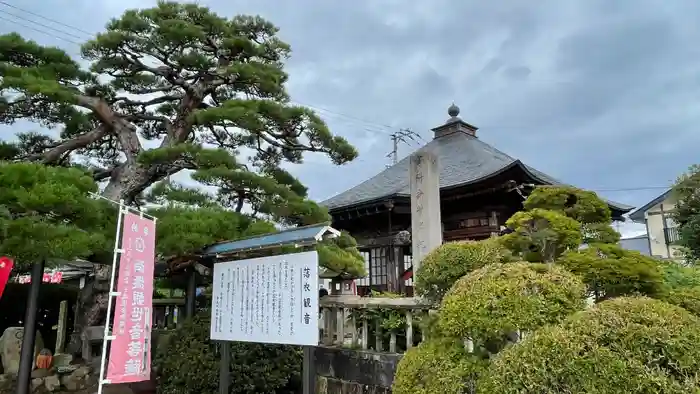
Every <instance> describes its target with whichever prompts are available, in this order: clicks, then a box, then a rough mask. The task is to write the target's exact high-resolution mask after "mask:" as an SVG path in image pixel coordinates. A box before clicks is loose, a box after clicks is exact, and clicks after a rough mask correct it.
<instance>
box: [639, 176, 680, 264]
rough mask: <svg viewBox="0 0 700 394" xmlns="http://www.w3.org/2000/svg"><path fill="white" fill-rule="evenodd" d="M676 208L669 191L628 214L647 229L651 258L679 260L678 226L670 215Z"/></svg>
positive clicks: (674, 200)
mask: <svg viewBox="0 0 700 394" xmlns="http://www.w3.org/2000/svg"><path fill="white" fill-rule="evenodd" d="M675 207H676V199H675V196H674V195H673V193H671V190H668V191H666V192H665V193H663V194H662V195H660V196H658V197H656V198H655V199H653V200H651V201H649V202H648V203H647V204H645V205H644V206H642V207H641V208H639V209H637V210H636V211H634V212H632V213H631V214H630V219H632V221H634V222H636V223H643V224H645V225H646V227H647V235H646V236H647V242H648V244H649V251H650V253H651V255H652V256H654V257H660V258H662V259H673V260H681V259H682V255H681V253H680V247H679V246H677V245H675V243H676V242H677V241H678V225H677V224H676V223H675V222H674V221H673V219H671V217H670V214H671V213H672V212H673V210H674V209H675Z"/></svg>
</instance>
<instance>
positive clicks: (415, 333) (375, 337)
mask: <svg viewBox="0 0 700 394" xmlns="http://www.w3.org/2000/svg"><path fill="white" fill-rule="evenodd" d="M319 303H320V307H321V308H320V309H321V313H320V316H319V319H320V320H319V327H320V336H319V337H320V345H323V346H331V347H343V348H348V349H362V350H368V351H375V352H382V353H386V352H389V353H403V352H405V351H406V350H408V349H410V348H411V347H413V346H416V345H418V344H419V343H420V342H421V341H423V339H424V334H423V332H422V331H421V329H420V324H419V323H420V321H421V320H422V319H424V318H425V317H426V316H428V315H429V313H430V311H431V309H432V305H430V304H426V303H424V302H421V300H419V299H416V298H410V297H403V298H383V297H359V296H325V297H323V298H321V299H320V301H319ZM184 306H185V300H184V299H182V298H168V299H159V298H156V299H154V300H153V329H154V330H155V331H168V330H173V329H175V328H176V327H177V325H178V323H180V322H182V321H184V319H185V316H184Z"/></svg>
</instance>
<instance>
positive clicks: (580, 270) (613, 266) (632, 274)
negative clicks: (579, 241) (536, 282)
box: [557, 244, 666, 300]
mask: <svg viewBox="0 0 700 394" xmlns="http://www.w3.org/2000/svg"><path fill="white" fill-rule="evenodd" d="M557 263H558V264H561V265H562V266H563V267H565V268H566V269H568V270H569V271H571V272H573V273H575V274H577V275H580V276H581V278H582V279H583V281H584V282H585V283H586V285H587V287H588V290H589V293H590V294H591V295H593V296H594V297H595V298H596V300H602V299H606V298H612V297H619V296H623V295H647V296H650V297H657V296H661V295H662V294H664V293H665V291H666V285H665V281H664V270H663V268H662V267H661V265H660V264H659V263H658V262H657V261H656V260H655V259H653V258H651V257H647V256H644V255H642V254H641V253H639V252H636V251H632V250H625V249H622V248H621V247H619V246H617V245H607V244H596V245H590V246H589V247H588V248H586V249H582V250H577V251H571V252H568V253H565V254H564V255H563V256H562V257H561V258H560V259H559V260H557Z"/></svg>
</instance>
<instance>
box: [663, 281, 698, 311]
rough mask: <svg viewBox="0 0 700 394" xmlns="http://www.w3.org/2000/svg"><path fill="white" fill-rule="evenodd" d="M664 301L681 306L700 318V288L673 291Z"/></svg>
mask: <svg viewBox="0 0 700 394" xmlns="http://www.w3.org/2000/svg"><path fill="white" fill-rule="evenodd" d="M662 299H663V300H664V301H666V302H668V303H669V304H673V305H676V306H680V307H681V308H683V309H685V310H687V311H688V312H690V313H692V314H694V315H695V316H700V287H687V288H680V289H676V290H671V291H669V292H668V294H666V295H665V296H664V297H663V298H662Z"/></svg>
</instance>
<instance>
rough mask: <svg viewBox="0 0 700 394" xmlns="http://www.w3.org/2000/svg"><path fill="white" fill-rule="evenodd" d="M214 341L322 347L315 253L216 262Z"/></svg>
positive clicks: (213, 301)
mask: <svg viewBox="0 0 700 394" xmlns="http://www.w3.org/2000/svg"><path fill="white" fill-rule="evenodd" d="M212 298H213V300H212V308H211V311H212V318H211V339H213V340H218V341H241V342H258V343H275V344H290V345H302V346H317V345H318V253H317V252H316V251H311V252H302V253H294V254H285V255H279V256H268V257H260V258H255V259H247V260H236V261H230V262H223V263H217V264H214V281H213V291H212Z"/></svg>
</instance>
